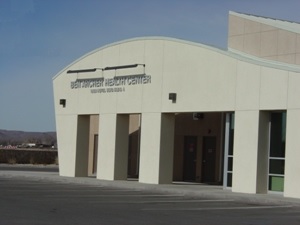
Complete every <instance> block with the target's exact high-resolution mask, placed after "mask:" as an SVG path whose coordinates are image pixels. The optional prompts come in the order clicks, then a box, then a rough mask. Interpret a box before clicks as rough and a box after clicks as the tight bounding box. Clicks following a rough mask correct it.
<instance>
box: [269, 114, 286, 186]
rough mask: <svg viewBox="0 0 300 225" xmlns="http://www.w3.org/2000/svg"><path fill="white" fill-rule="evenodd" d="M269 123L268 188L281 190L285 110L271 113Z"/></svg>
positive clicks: (283, 165) (283, 164)
mask: <svg viewBox="0 0 300 225" xmlns="http://www.w3.org/2000/svg"><path fill="white" fill-rule="evenodd" d="M270 125H271V127H270V128H271V129H270V154H269V190H270V191H283V187H284V167H285V138H286V137H285V136H286V112H274V113H271V121H270Z"/></svg>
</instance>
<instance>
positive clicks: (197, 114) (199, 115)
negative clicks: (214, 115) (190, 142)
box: [193, 112, 204, 120]
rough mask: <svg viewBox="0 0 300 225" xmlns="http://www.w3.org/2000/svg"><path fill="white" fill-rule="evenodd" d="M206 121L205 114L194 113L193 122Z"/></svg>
mask: <svg viewBox="0 0 300 225" xmlns="http://www.w3.org/2000/svg"><path fill="white" fill-rule="evenodd" d="M201 119H204V113H200V112H195V113H193V120H201Z"/></svg>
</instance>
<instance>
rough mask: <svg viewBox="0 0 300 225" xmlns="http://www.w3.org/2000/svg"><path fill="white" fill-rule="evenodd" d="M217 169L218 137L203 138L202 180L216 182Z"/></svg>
mask: <svg viewBox="0 0 300 225" xmlns="http://www.w3.org/2000/svg"><path fill="white" fill-rule="evenodd" d="M215 171H216V137H204V138H203V153H202V182H203V183H211V182H215Z"/></svg>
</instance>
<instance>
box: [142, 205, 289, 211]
mask: <svg viewBox="0 0 300 225" xmlns="http://www.w3.org/2000/svg"><path fill="white" fill-rule="evenodd" d="M292 207H293V206H291V205H286V206H237V207H215V208H177V209H176V208H172V209H165V208H145V209H142V210H145V211H162V210H163V211H208V210H245V209H247V210H248V209H276V208H292Z"/></svg>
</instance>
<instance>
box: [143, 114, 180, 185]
mask: <svg viewBox="0 0 300 225" xmlns="http://www.w3.org/2000/svg"><path fill="white" fill-rule="evenodd" d="M174 126H175V115H174V114H161V113H143V114H142V125H141V146H140V173H139V182H142V183H150V184H163V183H171V182H172V179H173V154H174Z"/></svg>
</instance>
